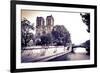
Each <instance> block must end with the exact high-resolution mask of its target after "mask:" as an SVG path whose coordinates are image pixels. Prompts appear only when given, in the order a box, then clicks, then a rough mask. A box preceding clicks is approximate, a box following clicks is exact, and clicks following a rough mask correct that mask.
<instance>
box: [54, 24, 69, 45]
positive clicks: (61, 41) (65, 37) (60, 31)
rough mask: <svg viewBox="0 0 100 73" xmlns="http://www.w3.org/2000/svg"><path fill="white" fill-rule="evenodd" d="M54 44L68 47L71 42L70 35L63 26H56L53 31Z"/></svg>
mask: <svg viewBox="0 0 100 73" xmlns="http://www.w3.org/2000/svg"><path fill="white" fill-rule="evenodd" d="M52 35H53V43H54V45H55V46H60V45H63V46H67V43H70V42H71V39H70V33H69V32H68V30H67V29H66V28H65V27H64V26H63V25H56V26H54V27H53V30H52Z"/></svg>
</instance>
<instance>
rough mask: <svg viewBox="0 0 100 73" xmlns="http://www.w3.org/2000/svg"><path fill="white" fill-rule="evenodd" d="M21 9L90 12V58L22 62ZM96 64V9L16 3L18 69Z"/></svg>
mask: <svg viewBox="0 0 100 73" xmlns="http://www.w3.org/2000/svg"><path fill="white" fill-rule="evenodd" d="M21 9H30V10H51V11H72V12H89V13H90V16H91V18H90V19H91V20H90V23H91V27H90V28H91V29H90V30H91V31H92V32H91V33H90V40H91V41H90V43H91V45H90V48H92V49H91V50H90V53H91V54H90V60H81V61H63V62H37V63H36V62H35V63H21V32H20V31H21V26H20V24H21ZM87 64H94V10H93V9H83V8H70V7H66V8H65V7H51V6H35V5H16V69H23V68H24V69H25V68H40V67H54V66H56V67H57V66H72V65H87Z"/></svg>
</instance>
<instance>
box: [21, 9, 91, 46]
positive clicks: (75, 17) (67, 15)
mask: <svg viewBox="0 0 100 73" xmlns="http://www.w3.org/2000/svg"><path fill="white" fill-rule="evenodd" d="M49 15H52V16H53V17H54V25H64V26H65V28H66V29H67V30H68V31H69V33H70V35H71V40H72V43H74V44H76V45H78V44H80V43H83V42H85V41H86V40H88V39H89V38H90V37H89V33H88V32H87V31H86V29H87V26H86V25H85V24H84V23H83V21H82V17H81V16H80V13H75V12H50V11H33V10H22V11H21V16H22V18H23V17H24V18H26V19H28V20H29V21H30V22H31V23H32V24H34V27H35V26H36V17H37V16H42V17H43V18H44V20H45V21H46V17H47V16H49ZM32 33H35V32H32Z"/></svg>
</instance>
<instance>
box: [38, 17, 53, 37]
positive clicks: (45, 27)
mask: <svg viewBox="0 0 100 73" xmlns="http://www.w3.org/2000/svg"><path fill="white" fill-rule="evenodd" d="M53 26H54V18H53V16H52V15H50V16H47V17H46V21H45V20H44V18H43V17H37V18H36V35H37V36H41V35H44V34H47V33H50V32H51V31H52V29H53Z"/></svg>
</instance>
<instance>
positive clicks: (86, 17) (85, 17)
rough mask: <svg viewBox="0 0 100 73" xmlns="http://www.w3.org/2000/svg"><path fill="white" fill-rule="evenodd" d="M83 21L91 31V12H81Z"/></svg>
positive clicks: (88, 30)
mask: <svg viewBox="0 0 100 73" xmlns="http://www.w3.org/2000/svg"><path fill="white" fill-rule="evenodd" d="M80 15H81V17H82V21H83V23H85V24H86V25H87V27H88V29H87V32H90V13H80Z"/></svg>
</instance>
